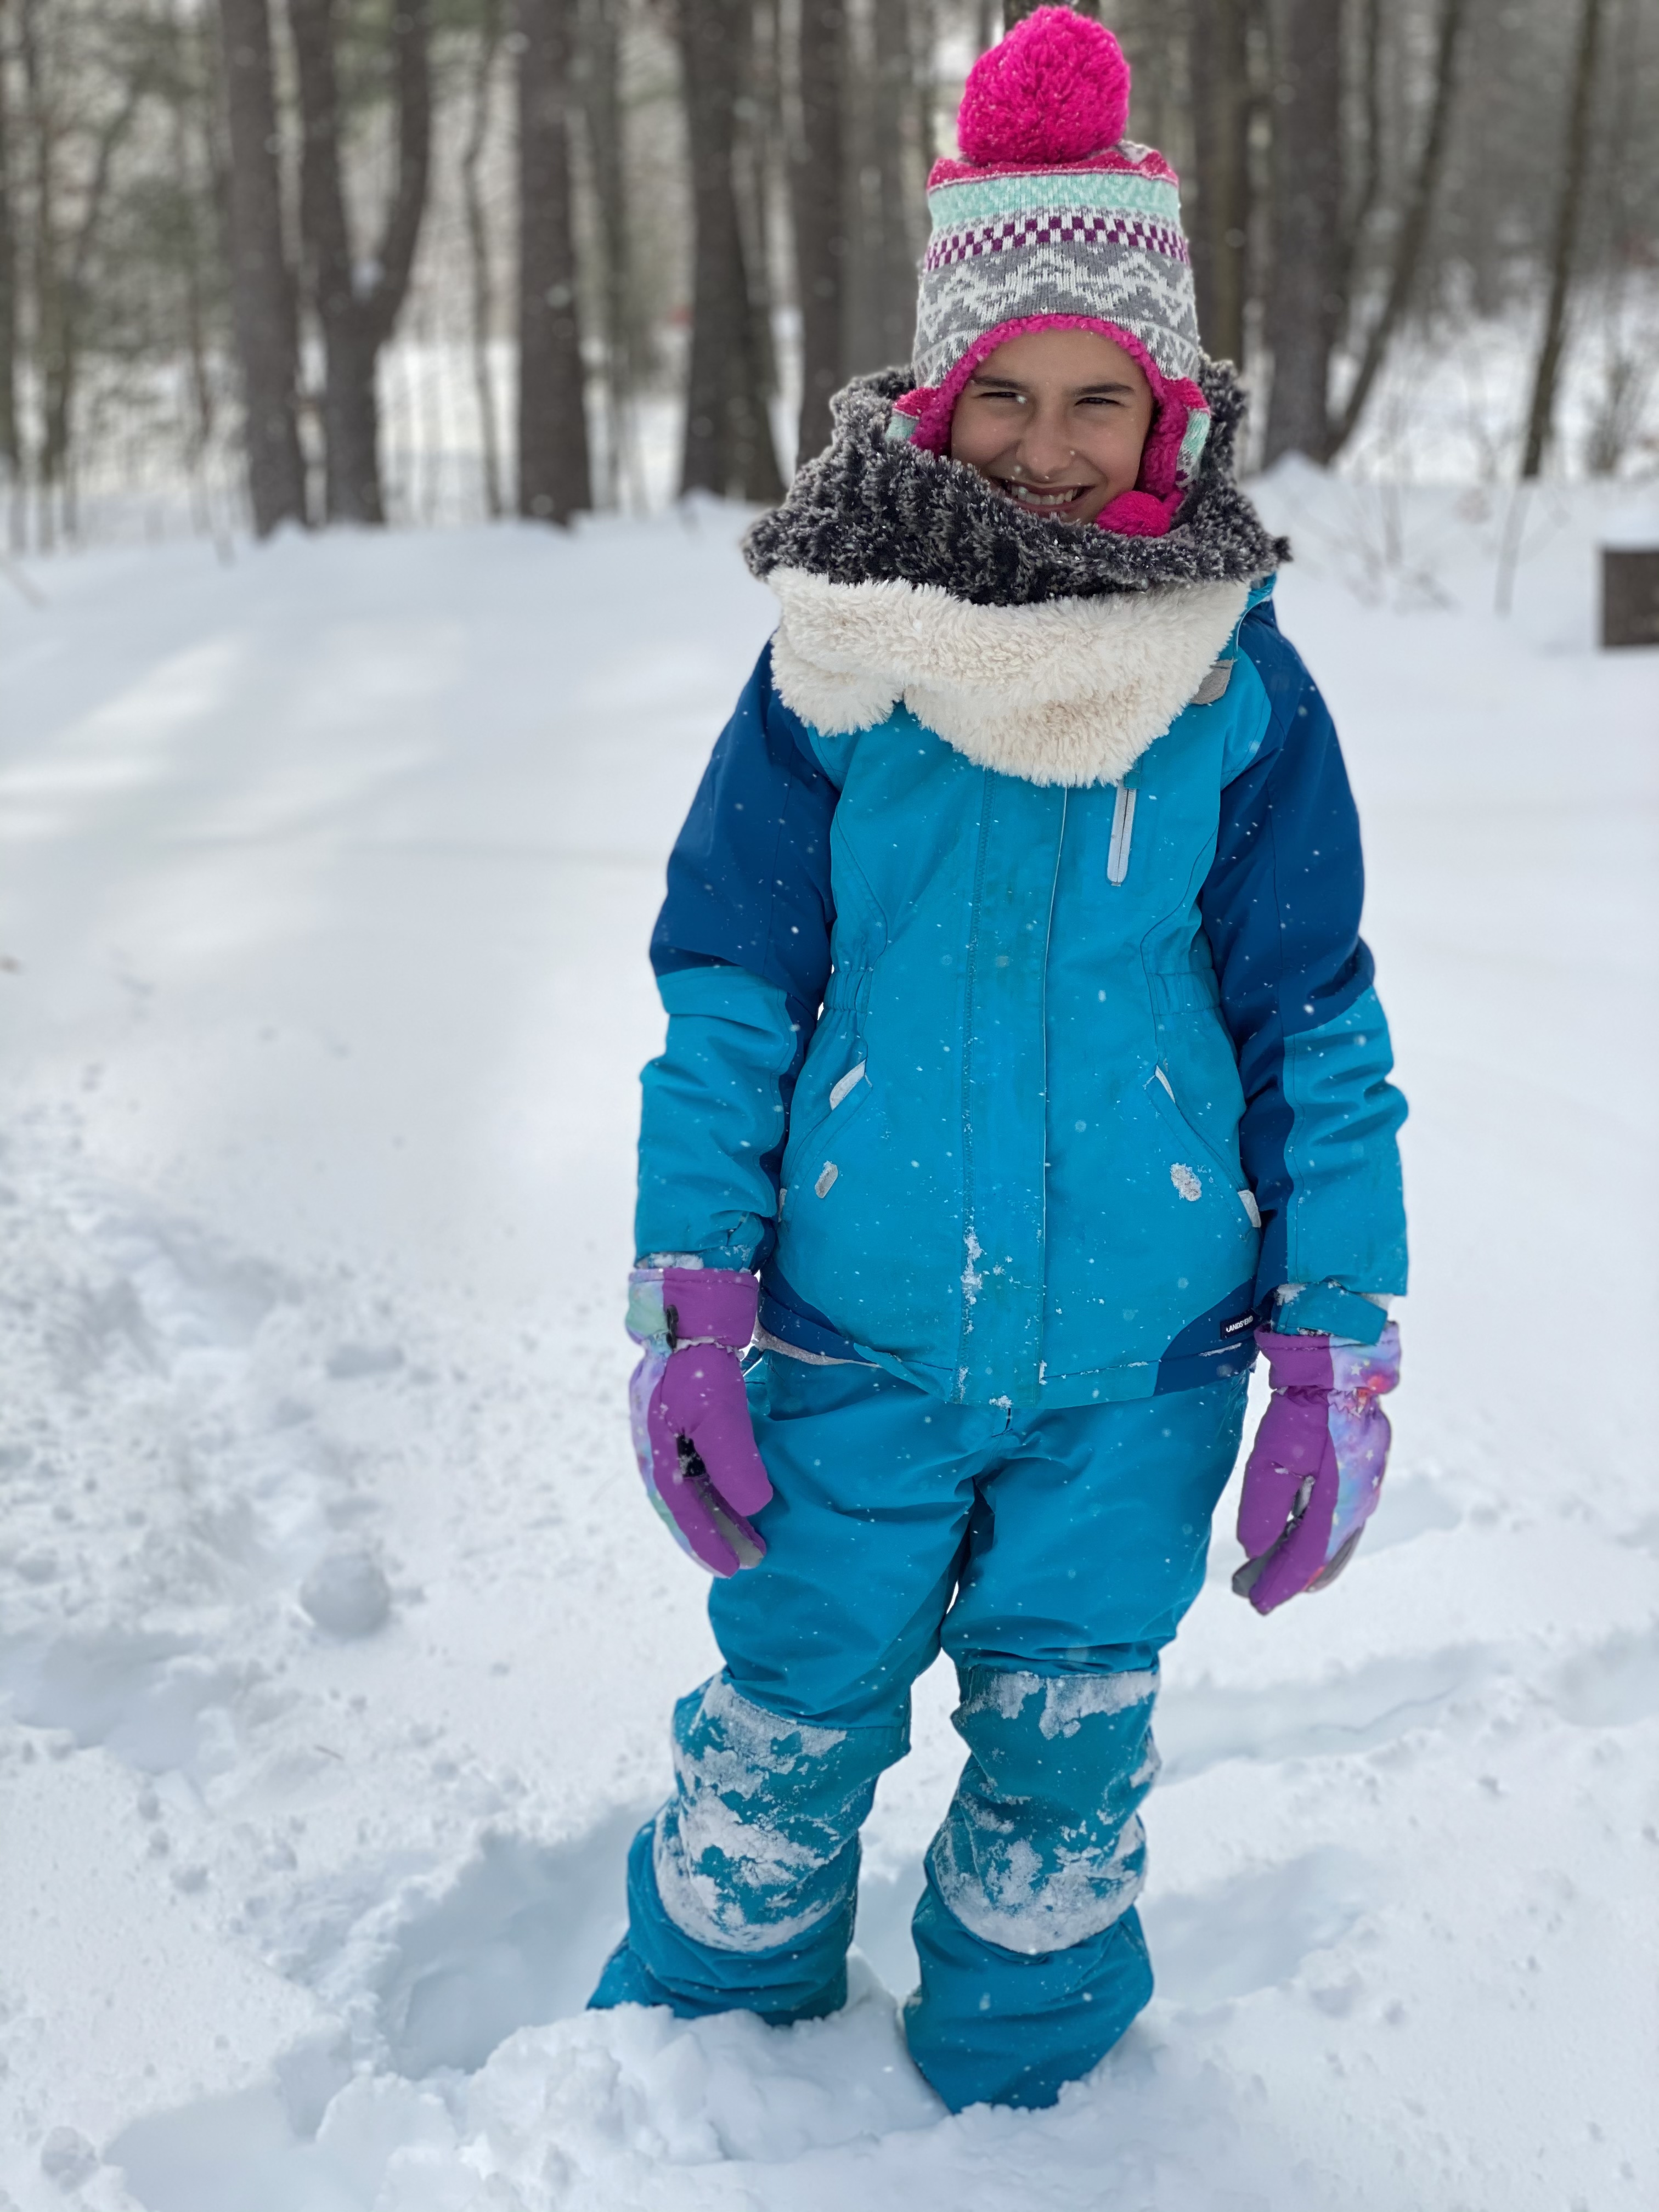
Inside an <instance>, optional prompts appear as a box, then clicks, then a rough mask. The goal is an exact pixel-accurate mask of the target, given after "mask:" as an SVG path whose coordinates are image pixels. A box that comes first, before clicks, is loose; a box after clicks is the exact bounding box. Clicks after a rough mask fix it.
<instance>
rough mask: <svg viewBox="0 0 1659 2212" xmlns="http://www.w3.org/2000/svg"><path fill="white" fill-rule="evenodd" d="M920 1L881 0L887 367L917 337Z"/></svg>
mask: <svg viewBox="0 0 1659 2212" xmlns="http://www.w3.org/2000/svg"><path fill="white" fill-rule="evenodd" d="M913 7H914V0H876V9H875V61H876V82H875V99H874V100H873V102H872V107H873V111H874V118H875V132H876V145H875V155H876V181H877V194H878V204H877V209H876V214H877V217H878V232H877V240H876V244H877V255H876V276H877V282H876V308H877V314H876V332H875V337H876V347H877V351H878V356H879V358H880V362H881V365H882V366H883V367H890V366H891V365H893V364H895V363H897V362H908V360H909V358H910V352H911V349H912V347H913V346H914V344H915V335H916V248H915V221H914V212H913V210H914V209H915V204H916V193H915V185H913V183H912V182H911V179H910V164H909V162H908V161H907V160H906V158H905V157H906V154H907V152H908V137H909V134H908V131H907V130H906V127H905V126H906V124H907V122H908V118H909V116H910V112H911V110H912V108H913V106H914V105H915V91H914V86H913V74H914V70H915V61H914V58H913V55H914V33H913V27H912V24H911V21H910V18H911V14H912V11H913Z"/></svg>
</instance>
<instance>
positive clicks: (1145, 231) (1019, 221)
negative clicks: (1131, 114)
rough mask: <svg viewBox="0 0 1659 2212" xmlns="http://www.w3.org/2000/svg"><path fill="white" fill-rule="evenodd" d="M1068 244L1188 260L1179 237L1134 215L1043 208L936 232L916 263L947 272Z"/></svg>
mask: <svg viewBox="0 0 1659 2212" xmlns="http://www.w3.org/2000/svg"><path fill="white" fill-rule="evenodd" d="M1067 240H1077V241H1078V242H1079V243H1086V244H1090V245H1098V246H1128V247H1130V248H1132V249H1134V250H1136V251H1139V252H1145V253H1161V254H1163V255H1164V258H1166V259H1167V260H1170V261H1179V262H1181V263H1182V264H1188V263H1190V261H1191V258H1192V257H1191V255H1190V254H1189V253H1188V250H1187V241H1186V240H1185V238H1183V237H1182V234H1181V233H1180V231H1178V230H1175V229H1172V228H1170V226H1169V225H1168V224H1167V223H1161V222H1147V221H1146V220H1145V218H1144V217H1141V216H1121V215H1104V214H1102V213H1101V212H1100V211H1099V210H1097V209H1093V208H1073V209H1052V208H1049V209H1044V210H1042V212H1041V213H1037V214H1032V215H1025V216H1011V217H1007V218H1006V219H1005V220H1003V221H1001V222H975V223H969V225H968V226H967V227H966V228H963V229H961V230H956V231H942V232H940V233H939V234H937V235H936V236H935V237H934V239H933V243H932V244H931V245H930V246H928V248H927V255H926V258H924V260H923V262H922V264H921V265H922V269H923V270H924V272H928V273H931V272H932V271H933V270H936V269H946V268H949V266H950V265H951V263H952V262H954V261H970V260H975V259H977V258H978V257H979V256H980V255H981V254H984V253H1012V252H1018V251H1019V250H1020V249H1021V247H1023V246H1048V245H1050V244H1053V243H1055V242H1064V241H1067Z"/></svg>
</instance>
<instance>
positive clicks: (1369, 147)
mask: <svg viewBox="0 0 1659 2212" xmlns="http://www.w3.org/2000/svg"><path fill="white" fill-rule="evenodd" d="M1364 26H1365V29H1364V61H1363V63H1362V70H1363V75H1362V76H1361V79H1360V104H1361V106H1362V108H1363V111H1364V155H1363V157H1362V161H1361V166H1360V170H1359V185H1358V191H1356V192H1355V194H1354V196H1353V203H1352V206H1351V207H1350V209H1349V210H1348V212H1347V215H1346V217H1345V218H1344V222H1343V229H1342V251H1341V256H1340V270H1339V280H1338V289H1339V290H1340V293H1341V295H1342V308H1341V316H1340V323H1339V325H1338V329H1337V339H1338V342H1339V343H1340V340H1341V338H1342V337H1343V334H1344V332H1346V330H1347V327H1348V325H1349V322H1350V321H1351V319H1352V315H1353V295H1354V283H1355V280H1356V278H1357V277H1358V273H1359V265H1360V255H1361V253H1362V252H1363V251H1364V244H1365V233H1366V231H1367V230H1368V229H1369V228H1370V220H1371V216H1372V215H1373V213H1374V212H1375V211H1376V203H1377V199H1378V197H1379V195H1380V194H1381V192H1382V190H1383V0H1364Z"/></svg>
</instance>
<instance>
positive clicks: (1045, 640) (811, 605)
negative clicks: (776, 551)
mask: <svg viewBox="0 0 1659 2212" xmlns="http://www.w3.org/2000/svg"><path fill="white" fill-rule="evenodd" d="M766 580H767V582H768V583H769V585H770V586H771V587H772V589H773V590H774V591H775V592H776V593H777V595H778V598H779V600H780V601H781V605H782V608H783V615H782V619H781V622H780V623H779V625H778V631H777V635H776V637H775V640H774V641H773V647H772V675H773V680H774V682H775V684H776V685H777V689H778V694H779V696H780V697H781V699H782V701H783V702H784V704H785V706H786V707H788V708H791V709H792V710H793V712H794V713H795V714H799V715H800V717H801V718H802V720H805V721H808V722H811V723H812V724H813V725H814V726H816V727H817V728H818V729H820V730H822V731H823V732H824V733H825V735H826V736H828V735H842V734H846V733H848V732H852V731H854V730H867V729H872V728H873V727H874V726H875V725H876V724H877V723H878V722H881V721H884V720H885V719H886V717H887V716H888V714H890V713H891V711H892V709H893V708H894V706H895V705H896V703H897V702H898V701H899V700H901V699H902V700H903V702H904V703H905V705H906V706H907V707H908V708H909V709H910V711H911V713H912V714H914V715H915V718H916V720H918V721H919V722H921V723H923V724H925V725H926V726H927V728H928V729H930V730H933V731H935V732H937V733H938V734H939V736H940V737H941V738H944V739H945V743H946V744H949V745H953V746H955V748H956V750H957V751H958V752H959V753H963V754H964V755H965V756H966V757H967V758H968V759H969V760H970V761H972V762H973V763H975V766H977V767H980V768H989V769H998V770H999V771H1000V773H1001V774H1003V775H1018V776H1022V777H1024V779H1025V781H1027V782H1028V783H1060V784H1069V785H1073V786H1077V785H1081V784H1091V783H1115V782H1116V781H1117V780H1118V779H1119V777H1121V776H1122V775H1126V774H1127V772H1128V770H1129V769H1131V768H1133V765H1134V763H1135V762H1136V761H1137V760H1138V759H1139V757H1140V756H1141V754H1142V753H1143V752H1145V751H1146V748H1147V746H1148V745H1150V744H1152V741H1153V740H1154V738H1161V737H1162V736H1163V734H1164V732H1165V730H1167V729H1168V728H1169V726H1170V723H1171V722H1173V721H1174V720H1175V718H1176V715H1177V714H1180V712H1181V710H1182V708H1183V707H1185V706H1186V705H1187V703H1188V701H1189V700H1190V699H1191V698H1192V696H1193V695H1194V692H1195V691H1196V690H1198V688H1199V686H1200V684H1201V683H1202V682H1203V680H1204V678H1205V677H1206V674H1207V673H1208V671H1209V670H1210V668H1211V667H1212V665H1213V664H1214V662H1215V659H1216V656H1217V655H1218V653H1220V651H1221V649H1222V647H1224V646H1225V644H1226V642H1227V640H1228V638H1229V637H1230V636H1231V634H1232V631H1233V629H1234V626H1235V624H1236V623H1237V621H1238V619H1239V617H1240V616H1241V615H1242V614H1243V611H1244V607H1245V602H1246V601H1247V600H1248V599H1249V584H1248V583H1215V584H1177V585H1165V586H1163V587H1161V588H1160V589H1158V590H1156V591H1149V592H1111V593H1109V594H1105V595H1103V596H1100V597H1097V598H1089V599H1049V600H1046V601H1043V602H1042V603H1040V604H1037V605H1026V606H1003V607H981V606H973V605H969V603H968V602H967V601H966V600H963V599H954V598H952V596H951V593H950V592H946V591H944V590H942V589H941V588H940V586H939V585H937V584H908V583H901V582H897V581H884V582H879V583H861V584H833V583H830V582H829V581H828V580H826V579H825V578H823V577H822V576H815V575H813V574H810V573H809V572H808V571H807V570H806V569H805V568H774V569H773V570H772V571H771V573H770V574H769V576H768V577H767V579H766Z"/></svg>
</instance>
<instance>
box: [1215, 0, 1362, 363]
mask: <svg viewBox="0 0 1659 2212" xmlns="http://www.w3.org/2000/svg"><path fill="white" fill-rule="evenodd" d="M1326 4H1327V5H1328V6H1332V7H1334V6H1335V5H1336V0H1326ZM1189 52H1190V69H1191V76H1192V94H1193V131H1194V144H1195V147H1196V149H1197V161H1196V163H1195V167H1196V168H1197V172H1198V221H1197V222H1196V223H1194V225H1193V227H1192V231H1191V240H1192V253H1193V280H1194V284H1195V285H1196V287H1197V291H1198V327H1199V332H1200V337H1202V339H1203V343H1204V348H1205V350H1206V353H1209V354H1212V355H1213V356H1215V358H1216V359H1217V360H1218V361H1235V362H1237V361H1243V358H1244V307H1245V299H1246V278H1247V257H1248V251H1249V229H1250V161H1249V153H1250V138H1249V121H1250V50H1249V4H1248V0H1192V29H1191V36H1190V46H1189Z"/></svg>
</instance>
